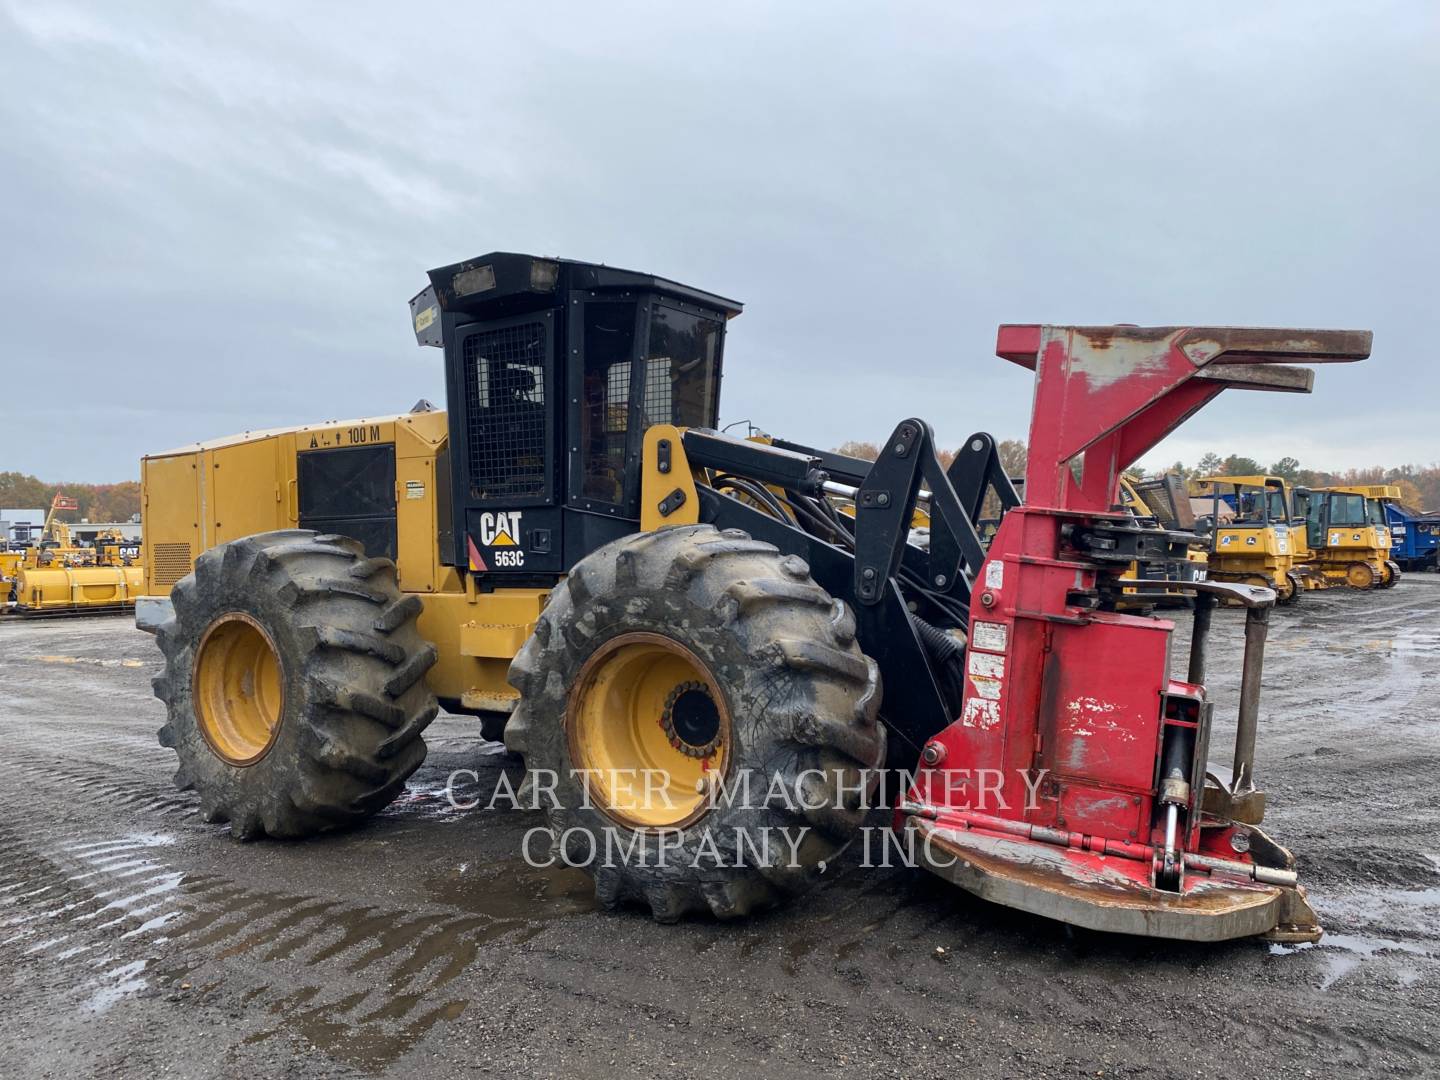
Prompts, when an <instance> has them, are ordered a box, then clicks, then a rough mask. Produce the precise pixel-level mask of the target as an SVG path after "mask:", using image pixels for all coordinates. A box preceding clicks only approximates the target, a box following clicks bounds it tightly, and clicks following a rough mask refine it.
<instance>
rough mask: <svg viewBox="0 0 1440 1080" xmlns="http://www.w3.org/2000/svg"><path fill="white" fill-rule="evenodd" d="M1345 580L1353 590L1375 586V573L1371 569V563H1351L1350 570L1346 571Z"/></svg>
mask: <svg viewBox="0 0 1440 1080" xmlns="http://www.w3.org/2000/svg"><path fill="white" fill-rule="evenodd" d="M1345 578H1346V580H1347V581H1349V582H1350V585H1351V587H1352V588H1356V589H1368V588H1370V586H1371V585H1374V584H1375V571H1374V570H1372V569H1371V568H1370V564H1369V563H1363V562H1362V563H1351V564H1350V568H1349V569H1348V570H1346V571H1345Z"/></svg>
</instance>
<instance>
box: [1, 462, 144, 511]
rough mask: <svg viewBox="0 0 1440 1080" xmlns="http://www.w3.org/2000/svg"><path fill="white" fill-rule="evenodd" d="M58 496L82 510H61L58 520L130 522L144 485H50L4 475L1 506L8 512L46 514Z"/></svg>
mask: <svg viewBox="0 0 1440 1080" xmlns="http://www.w3.org/2000/svg"><path fill="white" fill-rule="evenodd" d="M56 495H68V496H70V497H71V498H72V499H74V500H75V501H76V502H77V503H79V504H80V509H79V510H59V511H56V517H58V518H59V519H60V520H61V521H68V522H70V523H72V524H73V523H75V522H77V521H80V520H81V519H84V520H86V521H129V520H130V518H131V517H132V516H133V515H135V514H138V513H139V512H140V482H139V481H138V480H125V481H123V482H121V483H119V484H72V483H62V484H47V483H45V482H44V481H43V480H38V479H36V478H35V477H33V476H27V475H26V474H25V473H18V472H0V506H3V507H5V508H6V509H8V510H46V511H48V510H49V509H50V501H51V500H52V499H54V498H55V496H56Z"/></svg>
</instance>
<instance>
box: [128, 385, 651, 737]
mask: <svg viewBox="0 0 1440 1080" xmlns="http://www.w3.org/2000/svg"><path fill="white" fill-rule="evenodd" d="M653 430H655V429H652V431H653ZM446 442H447V431H446V414H445V413H444V412H417V413H408V414H401V415H398V416H385V417H376V418H368V419H362V420H343V421H331V422H329V423H325V424H312V425H307V426H305V427H296V428H285V429H278V430H270V431H253V432H247V433H245V434H242V435H234V436H230V437H228V438H222V439H215V440H212V441H210V442H204V443H197V444H194V445H192V446H188V447H181V448H179V449H176V450H171V451H166V452H164V453H160V454H151V455H149V456H147V457H145V458H144V459H143V461H142V462H141V485H142V496H141V498H142V505H143V507H144V518H145V547H144V550H143V552H142V559H141V562H142V566H143V569H144V583H143V586H142V588H141V592H142V594H143V595H144V596H146V597H164V596H168V595H169V593H170V589H171V587H172V586H173V585H174V584H175V583H176V582H177V581H179V580H180V579H181V578H182V577H184V576H185V575H186V574H188V573H190V571H191V570H192V569H193V568H194V565H195V559H196V557H198V556H199V555H200V554H201V553H202V552H204V551H206V550H207V549H209V548H212V547H214V546H215V545H217V544H223V543H225V542H227V541H230V540H236V539H239V538H240V537H244V536H250V535H253V534H255V533H262V532H268V531H271V530H274V529H292V528H314V529H317V530H318V531H321V532H325V531H330V530H327V529H326V528H325V527H324V525H323V524H322V523H319V522H316V521H312V520H308V519H306V518H305V516H304V515H303V514H302V507H301V505H300V502H301V500H300V491H299V488H300V482H301V480H300V470H301V467H302V465H303V460H302V459H303V457H304V455H305V454H306V453H308V452H310V451H313V450H335V449H343V448H348V447H383V446H390V447H393V448H394V463H395V491H394V520H395V564H396V567H397V570H398V573H399V579H400V588H401V590H402V591H404V592H406V593H413V594H414V595H416V596H418V597H419V598H420V600H421V601H422V603H423V605H424V609H423V612H422V614H421V616H420V632H421V633H422V634H423V635H424V636H425V638H426V639H427V640H429V641H430V642H432V643H434V645H435V648H436V650H437V651H438V653H439V656H440V659H439V662H438V663H437V664H436V665H435V666H434V667H433V668H431V669H430V672H429V674H428V676H427V678H428V680H429V683H430V686H431V689H432V690H433V691H434V692H435V695H436V697H438V698H440V699H441V701H442V703H444V704H445V705H446V707H447V708H452V709H454V708H457V707H458V708H464V709H466V710H479V711H487V712H501V713H504V712H509V711H511V710H512V709H513V708H514V706H515V703H516V701H517V700H518V698H519V695H518V693H517V692H516V691H515V690H514V689H513V688H512V687H511V686H510V685H509V684H508V683H507V682H506V681H505V675H506V672H507V671H508V669H509V666H510V660H511V659H512V658H513V657H514V655H515V653H516V652H518V651H519V649H520V646H521V645H522V644H524V642H525V640H526V639H527V638H528V637H529V636H530V633H531V631H532V630H534V628H535V622H536V620H537V619H538V618H539V616H540V612H541V610H542V609H543V608H544V606H545V600H546V597H547V596H548V592H549V591H548V590H546V589H517V588H508V589H504V590H497V591H496V592H493V593H484V592H478V591H476V589H475V588H474V582H475V578H474V576H473V575H465V576H464V579H463V581H462V575H461V574H459V573H457V572H456V570H455V568H454V567H452V566H446V565H444V564H442V562H441V560H440V537H441V535H442V533H444V531H445V528H446V524H445V522H443V521H442V514H445V513H448V511H446V510H445V509H444V502H443V500H442V499H440V498H437V494H438V492H439V491H440V490H443V487H441V488H439V489H437V479H438V481H439V483H440V485H444V484H445V483H447V482H448V477H447V476H446V475H445V471H446V470H445V458H444V454H445V448H446ZM437 462H438V463H439V464H438V465H437ZM671 486H672V487H673V486H674V484H673V479H672V481H671ZM467 586H468V587H467Z"/></svg>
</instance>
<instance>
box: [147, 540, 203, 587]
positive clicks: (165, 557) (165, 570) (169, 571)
mask: <svg viewBox="0 0 1440 1080" xmlns="http://www.w3.org/2000/svg"><path fill="white" fill-rule="evenodd" d="M193 569H195V564H194V563H193V562H192V561H191V558H190V545H189V544H156V545H155V584H156V585H174V584H175V583H176V582H177V581H179V580H180V579H181V578H183V577H184V576H185V575H186V574H188V573H190V571H191V570H193Z"/></svg>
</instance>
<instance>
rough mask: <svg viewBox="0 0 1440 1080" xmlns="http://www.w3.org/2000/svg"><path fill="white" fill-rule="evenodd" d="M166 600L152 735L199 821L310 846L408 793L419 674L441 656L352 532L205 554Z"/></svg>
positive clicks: (388, 575) (411, 599)
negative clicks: (170, 753)
mask: <svg viewBox="0 0 1440 1080" xmlns="http://www.w3.org/2000/svg"><path fill="white" fill-rule="evenodd" d="M170 597H171V601H172V603H173V605H174V609H175V615H174V618H172V619H169V620H167V621H166V622H165V623H164V624H163V625H162V626H161V627H160V628H159V630H158V631H157V633H156V638H157V640H158V643H159V645H160V649H161V651H162V652H163V653H164V654H165V673H164V674H163V675H161V676H159V677H158V678H156V679H155V681H154V688H155V696H156V697H158V698H159V699H160V700H161V701H163V702H164V703H165V705H166V708H167V710H168V718H167V720H166V723H165V726H164V727H162V728H161V729H160V732H159V738H160V744H161V745H162V746H169V747H173V748H174V750H175V753H176V755H177V756H178V757H179V759H180V768H179V771H178V772H176V774H175V783H176V786H178V787H180V788H181V789H189V788H194V789H195V790H196V791H197V792H198V793H199V795H200V812H201V815H202V816H203V817H204V819H205V820H206V821H212V822H224V821H228V822H229V823H230V830H231V832H232V833H233V834H234V835H235V836H236V837H239V838H240V839H251V838H253V837H256V836H260V835H262V834H268V835H270V836H276V837H301V836H309V835H312V834H314V833H318V832H323V831H325V830H328V829H334V828H338V827H341V826H345V825H349V824H351V823H353V822H355V821H358V820H360V819H361V818H364V817H367V816H368V815H370V814H373V813H375V811H377V810H379V809H381V808H382V807H384V806H385V805H387V804H388V803H389V802H390V801H391V800H392V799H394V798H395V796H396V795H398V794H399V793H400V792H401V791H402V790H403V789H404V787H405V780H406V778H407V777H409V776H410V774H411V773H413V772H414V771H415V770H416V769H417V768H419V767H420V763H421V762H422V761H424V759H425V742H424V740H423V739H422V738H421V737H420V733H421V732H422V731H424V730H425V728H426V726H427V725H428V724H429V723H430V721H431V720H433V719H434V718H435V714H436V712H437V711H438V707H437V705H436V702H435V697H434V695H433V694H431V692H430V689H429V687H428V686H427V685H426V682H425V678H424V676H425V672H426V671H427V670H429V668H430V667H431V665H432V664H434V663H435V660H436V652H435V647H434V646H433V645H431V644H429V643H428V642H426V641H425V640H423V639H422V638H421V636H420V633H419V631H418V630H417V628H416V617H417V616H418V615H419V614H420V610H421V603H420V600H419V598H418V597H415V596H406V595H403V594H402V593H401V592H400V589H399V585H398V583H397V581H396V573H395V564H394V563H393V562H391V561H390V560H389V559H371V558H367V557H366V556H365V550H364V547H363V546H362V545H361V544H360V543H359V542H358V541H356V540H352V539H349V538H347V537H342V536H333V535H316V534H315V533H313V532H309V531H307V530H302V529H290V530H285V531H281V532H271V533H260V534H258V535H255V536H249V537H245V538H243V539H240V540H233V541H231V542H230V543H227V544H221V545H219V546H217V547H214V548H211V549H210V550H209V551H207V552H205V553H204V554H203V555H201V556H200V558H199V559H198V560H196V563H195V571H194V573H192V574H191V575H190V576H188V577H186V578H184V579H183V580H181V581H180V582H179V583H178V584H176V585H175V587H174V589H173V590H172V591H171V593H170ZM266 646H268V652H267V649H266ZM197 655H199V656H200V657H201V659H202V663H200V664H197ZM267 657H268V659H267ZM267 665H268V666H267ZM257 673H258V674H257ZM197 680H198V682H197ZM217 680H218V681H217ZM255 717H259V718H260V721H261V722H262V723H263V726H261V727H258V728H257V727H256V726H255V720H254V718H255ZM267 717H268V719H267ZM217 718H218V719H217ZM247 724H248V725H249V726H248V727H247Z"/></svg>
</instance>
